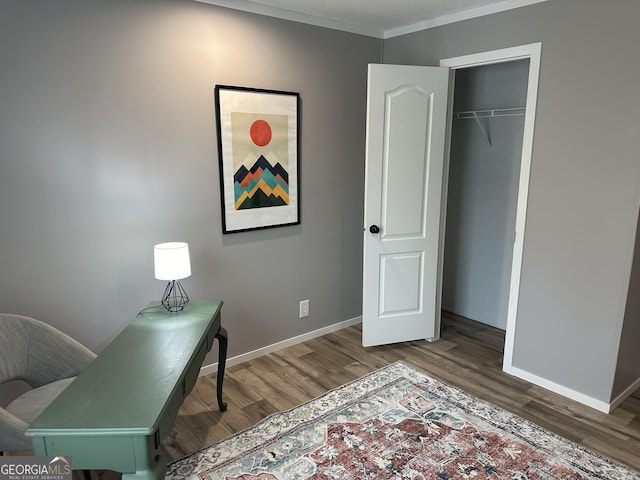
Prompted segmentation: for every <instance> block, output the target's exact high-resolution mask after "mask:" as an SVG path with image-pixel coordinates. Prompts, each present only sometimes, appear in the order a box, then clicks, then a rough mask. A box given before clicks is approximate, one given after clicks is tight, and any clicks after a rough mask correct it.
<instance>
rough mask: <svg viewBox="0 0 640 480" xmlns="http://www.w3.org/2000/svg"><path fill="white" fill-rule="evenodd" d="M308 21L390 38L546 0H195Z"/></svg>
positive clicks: (323, 25)
mask: <svg viewBox="0 0 640 480" xmlns="http://www.w3.org/2000/svg"><path fill="white" fill-rule="evenodd" d="M197 1H200V2H203V3H210V4H212V5H218V6H222V7H227V8H233V9H236V10H242V11H247V12H252V13H259V14H262V15H268V16H271V17H277V18H283V19H286V20H293V21H298V22H303V23H308V24H311V25H318V26H322V27H328V28H333V29H337V30H344V31H347V32H352V33H358V34H361V35H367V36H372V37H378V38H390V37H394V36H398V35H403V34H405V33H411V32H414V31H418V30H424V29H426V28H431V27H435V26H438V25H444V24H447V23H453V22H457V21H460V20H466V19H468V18H474V17H479V16H482V15H488V14H491V13H496V12H501V11H504V10H510V9H513V8H518V7H522V6H525V5H530V4H533V3H539V2H543V1H546V0H252V1H249V0H197Z"/></svg>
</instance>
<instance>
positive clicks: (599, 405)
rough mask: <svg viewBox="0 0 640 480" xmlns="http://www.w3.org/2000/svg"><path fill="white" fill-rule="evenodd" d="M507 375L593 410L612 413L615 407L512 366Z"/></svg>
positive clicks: (507, 370) (506, 370)
mask: <svg viewBox="0 0 640 480" xmlns="http://www.w3.org/2000/svg"><path fill="white" fill-rule="evenodd" d="M504 371H505V372H506V373H508V374H510V375H513V376H514V377H518V378H521V379H522V380H526V381H527V382H531V383H533V384H534V385H538V386H539V387H542V388H546V389H547V390H550V391H552V392H554V393H557V394H559V395H562V396H563V397H567V398H569V399H571V400H575V401H576V402H580V403H582V404H583V405H586V406H588V407H591V408H595V409H596V410H599V411H601V412H604V413H610V412H611V410H612V409H613V407H612V406H611V404H609V403H606V402H603V401H602V400H598V399H596V398H593V397H590V396H588V395H585V394H584V393H580V392H576V391H575V390H572V389H570V388H567V387H565V386H563V385H560V384H558V383H555V382H551V381H549V380H547V379H546V378H542V377H539V376H537V375H534V374H533V373H529V372H526V371H524V370H521V369H519V368H517V367H514V366H511V367H509V368H508V369H507V368H505V370H504Z"/></svg>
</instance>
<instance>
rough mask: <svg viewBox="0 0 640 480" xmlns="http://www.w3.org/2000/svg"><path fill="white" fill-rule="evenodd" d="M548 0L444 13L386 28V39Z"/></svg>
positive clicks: (508, 1)
mask: <svg viewBox="0 0 640 480" xmlns="http://www.w3.org/2000/svg"><path fill="white" fill-rule="evenodd" d="M546 1H548V0H504V1H502V2H498V3H494V4H491V5H486V6H484V7H477V8H471V9H469V10H464V11H461V12H457V13H452V14H450V15H443V16H441V17H436V18H432V19H430V20H425V21H422V22H418V23H414V24H412V25H407V26H406V27H399V28H394V29H391V30H385V32H384V34H383V37H382V38H384V39H387V38H393V37H399V36H401V35H406V34H408V33H415V32H419V31H421V30H428V29H430V28H436V27H441V26H443V25H448V24H450V23H456V22H461V21H463V20H469V19H472V18H478V17H484V16H485V15H491V14H494V13H500V12H504V11H507V10H514V9H516V8H520V7H526V6H527V5H533V4H535V3H542V2H546Z"/></svg>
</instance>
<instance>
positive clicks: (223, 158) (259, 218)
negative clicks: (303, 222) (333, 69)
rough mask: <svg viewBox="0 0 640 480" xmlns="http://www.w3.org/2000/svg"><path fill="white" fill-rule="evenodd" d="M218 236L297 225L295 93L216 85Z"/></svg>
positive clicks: (297, 158) (297, 173)
mask: <svg viewBox="0 0 640 480" xmlns="http://www.w3.org/2000/svg"><path fill="white" fill-rule="evenodd" d="M214 96H215V113H216V124H217V133H218V162H219V166H220V196H221V205H222V231H223V233H235V232H244V231H249V230H257V229H263V228H273V227H282V226H287V225H296V224H299V223H300V186H299V185H300V168H299V143H300V142H299V138H300V133H299V111H300V94H298V93H294V92H284V91H279V90H264V89H257V88H249V87H238V86H230V85H216V86H215V94H214Z"/></svg>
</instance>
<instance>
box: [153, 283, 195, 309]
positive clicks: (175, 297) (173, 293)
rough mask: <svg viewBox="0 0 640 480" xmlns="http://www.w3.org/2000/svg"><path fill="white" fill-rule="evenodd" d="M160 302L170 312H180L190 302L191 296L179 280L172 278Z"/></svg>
mask: <svg viewBox="0 0 640 480" xmlns="http://www.w3.org/2000/svg"><path fill="white" fill-rule="evenodd" d="M160 303H162V306H163V307H164V308H166V309H167V310H169V311H170V312H179V311H180V310H182V309H184V306H185V305H186V304H187V303H189V297H188V296H187V292H185V291H184V288H182V285H180V282H179V281H178V280H171V281H170V282H169V283H167V287H166V288H165V289H164V294H163V295H162V301H161V302H160Z"/></svg>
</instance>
